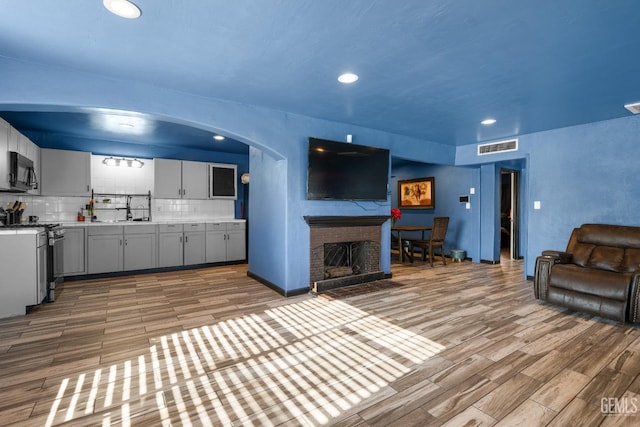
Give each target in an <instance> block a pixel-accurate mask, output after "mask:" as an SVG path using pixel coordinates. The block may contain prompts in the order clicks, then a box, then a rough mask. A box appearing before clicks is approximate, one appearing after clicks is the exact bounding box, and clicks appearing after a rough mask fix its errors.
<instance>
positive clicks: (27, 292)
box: [0, 233, 46, 318]
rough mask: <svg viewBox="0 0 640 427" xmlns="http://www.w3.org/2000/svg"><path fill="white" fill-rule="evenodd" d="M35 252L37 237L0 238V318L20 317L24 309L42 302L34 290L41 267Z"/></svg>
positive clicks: (4, 236) (9, 235)
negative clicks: (0, 296)
mask: <svg viewBox="0 0 640 427" xmlns="http://www.w3.org/2000/svg"><path fill="white" fill-rule="evenodd" d="M37 249H38V234H37V233H28V234H25V233H15V234H8V235H0V271H2V272H3V274H4V276H3V280H0V293H1V294H2V298H0V318H4V317H10V316H16V315H24V314H25V313H26V307H27V306H29V305H35V304H39V303H40V302H41V301H42V299H41V298H40V293H39V289H38V284H39V279H41V278H40V277H39V273H41V269H42V264H41V262H40V263H39V262H38V261H39V260H38V250H37ZM40 261H42V260H40ZM45 296H46V293H45Z"/></svg>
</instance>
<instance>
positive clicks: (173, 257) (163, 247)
mask: <svg viewBox="0 0 640 427" xmlns="http://www.w3.org/2000/svg"><path fill="white" fill-rule="evenodd" d="M182 261H183V246H182V233H160V234H158V267H175V266H178V265H183V262H182Z"/></svg>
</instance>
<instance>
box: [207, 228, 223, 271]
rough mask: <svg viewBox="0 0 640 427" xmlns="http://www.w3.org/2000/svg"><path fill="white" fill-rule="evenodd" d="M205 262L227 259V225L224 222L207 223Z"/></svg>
mask: <svg viewBox="0 0 640 427" xmlns="http://www.w3.org/2000/svg"><path fill="white" fill-rule="evenodd" d="M206 240H207V245H206V246H207V247H206V261H207V262H225V261H226V260H227V226H226V224H225V223H224V222H216V223H207V239H206Z"/></svg>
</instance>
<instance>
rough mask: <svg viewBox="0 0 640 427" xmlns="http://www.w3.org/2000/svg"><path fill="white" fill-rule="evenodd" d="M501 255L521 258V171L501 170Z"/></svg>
mask: <svg viewBox="0 0 640 427" xmlns="http://www.w3.org/2000/svg"><path fill="white" fill-rule="evenodd" d="M500 178H501V186H500V189H501V194H500V253H501V255H502V254H505V255H506V254H508V257H509V259H514V260H515V259H521V258H522V257H521V256H520V227H519V224H520V209H519V206H520V171H517V170H512V169H501V170H500Z"/></svg>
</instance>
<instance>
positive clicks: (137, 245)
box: [124, 234, 157, 271]
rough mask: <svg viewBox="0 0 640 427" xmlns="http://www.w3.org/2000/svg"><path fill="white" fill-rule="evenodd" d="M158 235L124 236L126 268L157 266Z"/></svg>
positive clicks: (136, 268)
mask: <svg viewBox="0 0 640 427" xmlns="http://www.w3.org/2000/svg"><path fill="white" fill-rule="evenodd" d="M156 266H157V262H156V235H155V234H133V235H129V236H125V238H124V270H125V271H130V270H144V269H146V268H155V267H156Z"/></svg>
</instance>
